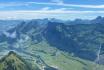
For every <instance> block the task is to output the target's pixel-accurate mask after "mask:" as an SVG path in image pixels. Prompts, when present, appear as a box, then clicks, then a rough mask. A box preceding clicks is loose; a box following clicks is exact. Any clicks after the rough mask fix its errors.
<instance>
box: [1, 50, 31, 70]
mask: <svg viewBox="0 0 104 70" xmlns="http://www.w3.org/2000/svg"><path fill="white" fill-rule="evenodd" d="M0 70H32V69H30V67H29V65H27V63H26V62H25V61H24V60H23V59H22V58H21V57H20V56H18V55H17V54H16V53H15V52H14V51H10V52H9V53H8V55H6V56H4V57H3V58H2V59H1V60H0Z"/></svg>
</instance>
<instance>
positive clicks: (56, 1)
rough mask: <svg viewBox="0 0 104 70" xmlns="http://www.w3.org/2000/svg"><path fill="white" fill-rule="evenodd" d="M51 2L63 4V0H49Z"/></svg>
mask: <svg viewBox="0 0 104 70" xmlns="http://www.w3.org/2000/svg"><path fill="white" fill-rule="evenodd" d="M51 2H53V3H58V4H63V3H64V2H63V0H51Z"/></svg>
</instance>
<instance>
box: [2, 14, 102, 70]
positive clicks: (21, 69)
mask: <svg viewBox="0 0 104 70" xmlns="http://www.w3.org/2000/svg"><path fill="white" fill-rule="evenodd" d="M0 70H104V17H101V16H98V17H97V18H96V19H93V20H82V19H76V20H74V21H71V20H68V21H63V20H59V19H33V20H0Z"/></svg>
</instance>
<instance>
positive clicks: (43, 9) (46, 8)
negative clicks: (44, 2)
mask: <svg viewBox="0 0 104 70" xmlns="http://www.w3.org/2000/svg"><path fill="white" fill-rule="evenodd" d="M49 9H50V7H44V8H42V9H41V10H42V11H45V10H49Z"/></svg>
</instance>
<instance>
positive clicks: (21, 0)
mask: <svg viewBox="0 0 104 70" xmlns="http://www.w3.org/2000/svg"><path fill="white" fill-rule="evenodd" d="M97 16H104V1H103V0H99V1H96V0H87V1H83V0H70V1H69V0H44V1H43V0H35V1H34V0H31V1H28V0H6V1H4V0H0V19H38V18H57V19H76V18H81V19H93V18H96V17H97Z"/></svg>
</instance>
